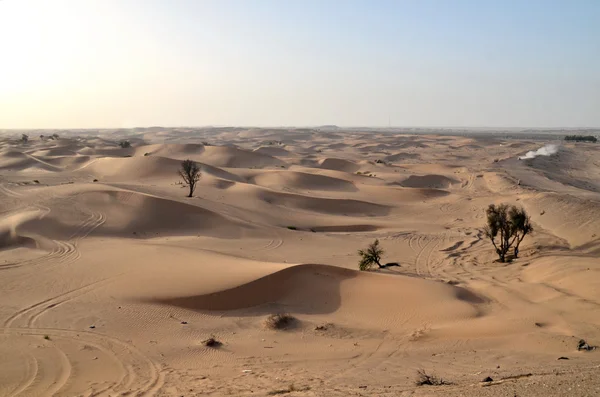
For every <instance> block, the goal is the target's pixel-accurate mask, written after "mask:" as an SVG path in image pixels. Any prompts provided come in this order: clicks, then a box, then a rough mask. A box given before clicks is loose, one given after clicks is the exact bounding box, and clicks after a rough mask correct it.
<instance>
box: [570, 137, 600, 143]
mask: <svg viewBox="0 0 600 397" xmlns="http://www.w3.org/2000/svg"><path fill="white" fill-rule="evenodd" d="M565 141H575V142H594V143H595V142H598V139H597V138H596V137H595V136H593V135H567V136H566V137H565Z"/></svg>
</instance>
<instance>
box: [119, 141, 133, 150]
mask: <svg viewBox="0 0 600 397" xmlns="http://www.w3.org/2000/svg"><path fill="white" fill-rule="evenodd" d="M119 146H121V148H123V149H127V148H130V147H131V142H129V141H121V142H119Z"/></svg>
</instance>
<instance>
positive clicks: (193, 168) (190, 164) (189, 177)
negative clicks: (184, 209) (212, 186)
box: [178, 160, 201, 197]
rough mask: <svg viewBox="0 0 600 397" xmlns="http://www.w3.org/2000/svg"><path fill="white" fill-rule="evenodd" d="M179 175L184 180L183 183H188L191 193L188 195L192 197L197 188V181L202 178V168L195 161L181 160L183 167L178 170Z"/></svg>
mask: <svg viewBox="0 0 600 397" xmlns="http://www.w3.org/2000/svg"><path fill="white" fill-rule="evenodd" d="M178 173H179V176H180V177H181V179H182V180H183V183H184V184H186V185H188V187H189V188H190V193H189V194H188V197H192V195H193V194H194V190H196V183H198V181H199V180H200V176H201V175H200V168H199V167H198V164H196V162H195V161H192V160H183V161H182V162H181V168H180V169H179V171H178Z"/></svg>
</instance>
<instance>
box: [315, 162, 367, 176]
mask: <svg viewBox="0 0 600 397" xmlns="http://www.w3.org/2000/svg"><path fill="white" fill-rule="evenodd" d="M319 165H320V166H321V168H325V169H328V170H334V171H343V172H349V173H353V172H356V171H358V170H359V169H360V166H359V165H357V164H355V163H353V162H351V161H348V160H342V159H336V158H326V159H323V160H321V161H319Z"/></svg>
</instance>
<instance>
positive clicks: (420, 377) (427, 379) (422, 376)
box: [415, 369, 450, 386]
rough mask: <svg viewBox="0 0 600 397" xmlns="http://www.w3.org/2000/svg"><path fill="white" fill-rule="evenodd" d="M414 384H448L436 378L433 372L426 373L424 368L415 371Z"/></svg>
mask: <svg viewBox="0 0 600 397" xmlns="http://www.w3.org/2000/svg"><path fill="white" fill-rule="evenodd" d="M415 384H416V385H417V386H442V385H449V384H450V383H449V382H446V381H445V380H444V379H442V378H438V377H437V376H435V375H433V374H431V375H430V374H428V373H427V372H425V370H424V369H420V370H418V371H417V379H416V380H415Z"/></svg>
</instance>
